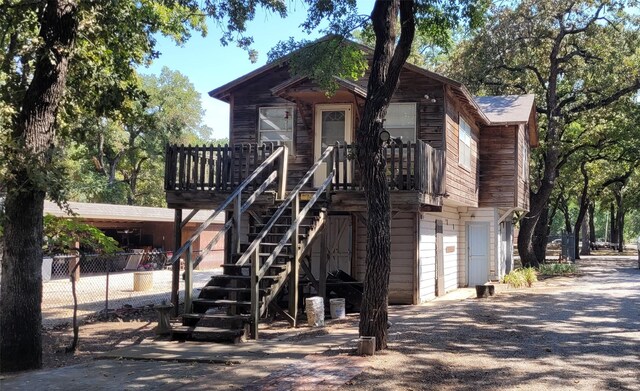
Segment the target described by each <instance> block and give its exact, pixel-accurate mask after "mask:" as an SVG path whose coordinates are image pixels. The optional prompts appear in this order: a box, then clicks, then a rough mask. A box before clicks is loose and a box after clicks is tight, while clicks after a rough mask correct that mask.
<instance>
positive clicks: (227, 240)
mask: <svg viewBox="0 0 640 391" xmlns="http://www.w3.org/2000/svg"><path fill="white" fill-rule="evenodd" d="M224 214H225V219H224V221H225V224H226V222H227V221H229V220H231V219H233V213H232V212H224ZM233 236H234V234H233V232H232V230H231V229H229V230H228V231H227V232H225V234H224V262H223V263H231V250H232V247H233Z"/></svg>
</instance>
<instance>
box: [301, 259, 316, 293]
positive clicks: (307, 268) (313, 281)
mask: <svg viewBox="0 0 640 391" xmlns="http://www.w3.org/2000/svg"><path fill="white" fill-rule="evenodd" d="M305 259H307V260H308V259H310V258H309V257H305ZM300 267H301V268H302V271H303V272H304V274H305V276H307V278H308V279H309V281H311V284H312V285H313V288H314V289H315V290H316V292H319V290H320V288H319V287H318V280H316V278H315V276H314V275H313V272H312V271H311V266H310V265H307V263H306V262H304V260H302V261H300Z"/></svg>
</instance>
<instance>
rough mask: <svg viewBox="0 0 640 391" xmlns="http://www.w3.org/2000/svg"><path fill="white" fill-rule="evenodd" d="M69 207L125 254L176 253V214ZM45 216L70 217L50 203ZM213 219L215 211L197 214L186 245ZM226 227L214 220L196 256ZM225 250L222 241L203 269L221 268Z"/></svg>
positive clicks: (196, 245) (107, 206) (185, 232)
mask: <svg viewBox="0 0 640 391" xmlns="http://www.w3.org/2000/svg"><path fill="white" fill-rule="evenodd" d="M69 207H70V208H71V210H72V211H73V212H74V213H75V214H76V216H74V217H73V218H77V219H79V220H81V221H82V222H85V223H87V224H90V225H92V226H94V227H96V228H99V229H100V230H101V231H103V232H104V233H105V234H106V235H107V236H110V237H112V238H114V239H116V240H117V241H118V243H119V244H120V246H121V247H122V248H124V249H125V250H133V249H146V250H151V249H159V250H163V251H173V250H174V249H175V238H174V229H173V218H174V214H173V211H172V210H171V209H167V208H152V207H146V206H129V205H113V204H95V203H84V202H69ZM190 212H191V211H190V210H189V211H186V213H187V214H188V213H190ZM44 214H45V215H46V214H51V215H54V216H58V217H69V215H68V214H67V213H66V212H65V211H63V210H62V209H60V207H58V205H57V204H55V203H53V202H50V201H45V204H44ZM210 215H211V211H208V210H207V211H205V210H202V211H199V212H198V213H196V214H195V215H194V216H193V218H192V219H191V221H190V222H189V223H188V224H187V225H186V226H185V228H184V229H183V231H182V241H183V242H184V241H185V240H187V239H188V238H189V237H190V236H191V235H192V234H193V232H194V231H195V229H196V228H197V227H198V226H200V224H202V222H203V221H205V220H206V219H207V218H208V217H209V216H210ZM222 225H224V218H223V217H222V216H221V217H220V218H217V219H216V220H214V222H213V224H211V225H210V226H209V227H208V228H207V229H206V230H205V231H204V232H203V234H202V235H201V236H200V238H199V239H197V240H196V241H195V243H194V246H193V250H194V252H196V253H197V252H198V251H200V250H201V248H202V247H204V245H202V246H201V245H200V243H201V242H202V243H204V241H205V240H206V241H207V243H208V241H209V240H211V238H213V237H214V236H215V235H216V234H217V233H218V232H219V231H220V229H221V227H222ZM223 250H224V240H220V241H219V242H218V244H217V245H216V247H215V248H214V251H212V252H211V253H209V255H208V256H207V257H206V258H205V259H204V260H203V261H202V262H201V263H200V265H199V269H211V268H216V267H220V265H221V264H222V262H223V254H224V252H223Z"/></svg>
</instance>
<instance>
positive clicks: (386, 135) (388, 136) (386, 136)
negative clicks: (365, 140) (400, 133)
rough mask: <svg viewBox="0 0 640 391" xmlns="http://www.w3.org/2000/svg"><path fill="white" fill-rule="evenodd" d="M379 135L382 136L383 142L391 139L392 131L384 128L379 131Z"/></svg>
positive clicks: (381, 140)
mask: <svg viewBox="0 0 640 391" xmlns="http://www.w3.org/2000/svg"><path fill="white" fill-rule="evenodd" d="M378 137H379V138H380V142H381V143H386V142H388V141H389V140H391V133H389V132H388V131H386V130H384V129H382V130H381V131H380V133H378Z"/></svg>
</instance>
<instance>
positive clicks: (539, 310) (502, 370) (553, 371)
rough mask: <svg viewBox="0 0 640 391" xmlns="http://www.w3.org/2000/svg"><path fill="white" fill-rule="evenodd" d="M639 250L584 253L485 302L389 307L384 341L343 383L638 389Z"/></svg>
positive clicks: (456, 387) (450, 387)
mask: <svg viewBox="0 0 640 391" xmlns="http://www.w3.org/2000/svg"><path fill="white" fill-rule="evenodd" d="M637 265H638V263H637V258H635V257H627V258H621V257H620V258H617V259H615V260H614V259H611V258H609V259H605V258H599V257H589V258H587V259H585V260H582V261H579V266H580V267H581V271H582V272H583V273H584V275H583V276H582V277H578V278H554V279H547V280H545V281H541V282H538V283H537V284H536V285H534V287H533V288H523V289H518V290H511V291H507V292H501V293H500V294H498V295H497V296H495V297H494V298H491V299H489V300H486V299H485V300H478V299H467V300H464V301H459V302H454V303H443V302H441V303H431V304H427V305H423V306H412V307H405V308H402V309H400V310H397V309H396V310H395V311H393V316H392V322H393V327H392V328H391V332H392V336H391V343H390V349H389V350H388V351H386V352H384V353H382V354H380V355H378V356H376V357H375V358H373V359H372V361H371V364H372V368H371V369H369V370H367V371H365V372H364V373H363V374H361V375H359V376H358V377H356V378H355V379H353V380H352V381H350V382H349V383H347V385H345V386H344V387H343V389H345V390H352V389H353V390H361V389H362V390H372V389H373V390H390V389H398V390H478V389H501V390H511V389H526V390H557V389H563V390H567V389H569V390H571V389H575V390H603V389H615V390H639V389H640V270H638V269H637V267H638V266H637Z"/></svg>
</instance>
